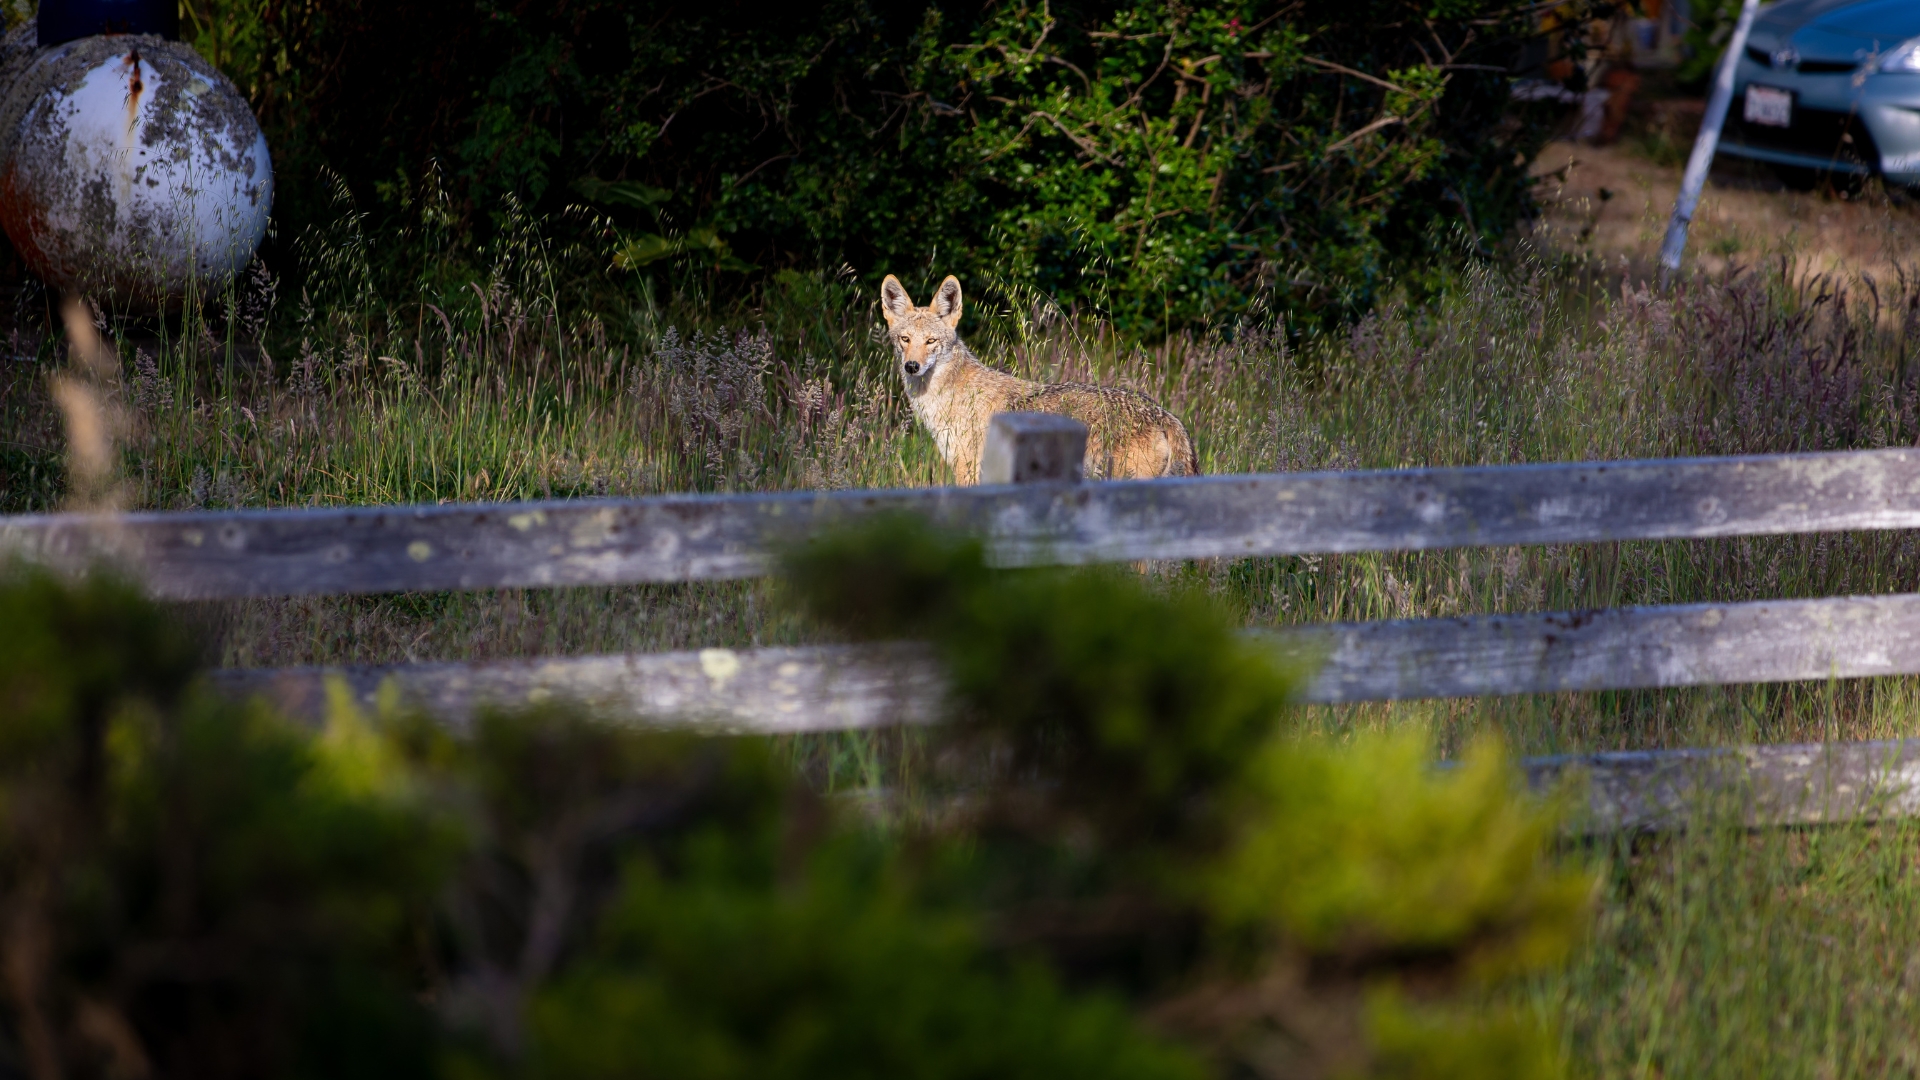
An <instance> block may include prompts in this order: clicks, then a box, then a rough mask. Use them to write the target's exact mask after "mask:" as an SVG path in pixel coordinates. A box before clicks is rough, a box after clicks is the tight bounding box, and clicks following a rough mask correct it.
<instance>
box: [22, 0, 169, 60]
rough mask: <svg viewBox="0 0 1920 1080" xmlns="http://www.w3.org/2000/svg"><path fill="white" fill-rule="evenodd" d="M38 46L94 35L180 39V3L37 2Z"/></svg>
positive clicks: (122, 0)
mask: <svg viewBox="0 0 1920 1080" xmlns="http://www.w3.org/2000/svg"><path fill="white" fill-rule="evenodd" d="M38 30H39V32H40V45H41V47H42V48H44V47H46V46H48V45H59V44H62V43H64V42H68V41H72V40H74V39H75V38H83V37H92V36H94V35H95V34H157V35H159V36H160V37H163V38H167V39H168V40H178V39H179V37H180V7H179V0H40V20H39V23H38Z"/></svg>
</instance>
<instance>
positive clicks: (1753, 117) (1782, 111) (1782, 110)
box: [1746, 86, 1793, 127]
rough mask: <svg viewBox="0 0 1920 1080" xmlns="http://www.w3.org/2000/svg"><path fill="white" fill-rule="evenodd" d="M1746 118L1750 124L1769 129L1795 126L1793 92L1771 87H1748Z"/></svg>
mask: <svg viewBox="0 0 1920 1080" xmlns="http://www.w3.org/2000/svg"><path fill="white" fill-rule="evenodd" d="M1746 118H1747V123H1749V124H1765V125H1766V126H1768V127H1792V126H1793V91H1791V90H1776V89H1774V88H1773V87H1771V86H1749V87H1747V108H1746Z"/></svg>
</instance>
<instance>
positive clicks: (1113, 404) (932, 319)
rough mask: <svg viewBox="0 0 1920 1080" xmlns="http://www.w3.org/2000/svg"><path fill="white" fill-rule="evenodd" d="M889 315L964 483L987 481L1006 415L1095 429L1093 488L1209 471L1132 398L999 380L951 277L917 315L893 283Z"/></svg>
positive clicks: (926, 411)
mask: <svg viewBox="0 0 1920 1080" xmlns="http://www.w3.org/2000/svg"><path fill="white" fill-rule="evenodd" d="M880 311H881V313H882V314H883V315H885V316H886V319H887V327H888V329H889V330H890V331H891V337H892V338H893V352H894V356H895V357H896V358H897V359H898V360H899V362H900V374H901V375H902V377H904V378H905V379H906V383H907V397H908V398H910V399H911V400H912V401H913V415H914V417H915V418H917V419H918V420H919V421H920V424H921V426H923V427H925V428H926V429H927V430H928V431H929V432H931V433H932V434H933V441H934V443H935V445H937V446H939V447H940V456H941V457H943V458H945V459H946V461H947V464H948V465H951V466H952V467H953V472H954V475H955V477H956V478H958V480H959V481H960V483H962V484H977V483H979V482H980V449H981V446H982V444H983V443H984V442H985V440H986V437H987V422H988V421H989V420H991V419H992V418H993V414H994V413H997V412H1050V413H1061V414H1063V415H1066V416H1071V417H1073V418H1074V419H1075V420H1078V421H1080V422H1081V423H1083V424H1085V425H1087V460H1086V475H1087V478H1088V479H1089V480H1134V479H1145V478H1149V477H1155V476H1194V475H1197V474H1198V473H1199V472H1200V462H1199V459H1198V457H1196V456H1195V454H1194V451H1193V440H1192V439H1191V438H1188V436H1187V429H1186V426H1185V425H1183V424H1182V423H1180V420H1179V418H1178V417H1176V416H1174V415H1173V414H1172V413H1170V412H1168V411H1167V410H1165V409H1163V408H1161V407H1160V406H1159V405H1157V404H1155V403H1154V402H1153V401H1152V400H1151V399H1149V398H1147V397H1146V396H1144V395H1142V394H1136V393H1134V392H1133V391H1131V390H1121V389H1119V388H1117V387H1111V386H1086V385H1084V384H1081V383H1052V384H1048V383H1037V382H1028V381H1027V380H1025V379H1022V378H1018V377H1016V376H1013V375H1009V374H1007V373H1006V372H1004V371H995V370H993V369H992V368H990V367H987V366H986V365H985V364H982V363H981V362H980V361H979V360H978V359H976V358H975V357H974V355H973V353H972V352H970V351H969V350H968V349H967V346H966V344H965V343H964V342H962V341H961V340H960V335H959V334H958V333H957V332H956V330H957V328H958V327H959V325H960V281H959V279H958V278H954V277H952V276H949V277H948V278H947V280H945V281H943V282H941V283H940V288H939V289H937V290H935V292H934V294H933V300H932V301H931V302H930V303H928V304H927V306H926V307H914V306H913V301H912V300H911V299H909V298H908V296H907V290H906V289H904V288H902V287H901V285H900V280H899V279H898V278H896V277H894V276H893V275H892V274H888V275H887V280H885V281H883V282H881V283H880Z"/></svg>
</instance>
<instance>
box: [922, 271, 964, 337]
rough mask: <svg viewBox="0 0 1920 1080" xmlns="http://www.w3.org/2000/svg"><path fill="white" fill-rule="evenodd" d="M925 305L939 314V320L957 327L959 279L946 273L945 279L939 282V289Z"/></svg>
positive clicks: (958, 316)
mask: <svg viewBox="0 0 1920 1080" xmlns="http://www.w3.org/2000/svg"><path fill="white" fill-rule="evenodd" d="M927 307H928V308H929V309H931V310H932V311H933V313H934V314H935V315H938V316H940V321H941V322H944V323H946V324H947V325H948V326H951V327H954V328H955V329H958V328H959V326H960V279H959V278H957V277H954V276H953V275H952V274H948V275H947V280H945V281H943V282H941V283H940V288H939V290H938V291H936V292H935V293H934V294H933V299H932V300H929V301H928V302H927Z"/></svg>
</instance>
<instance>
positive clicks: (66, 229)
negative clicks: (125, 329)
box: [0, 25, 273, 310]
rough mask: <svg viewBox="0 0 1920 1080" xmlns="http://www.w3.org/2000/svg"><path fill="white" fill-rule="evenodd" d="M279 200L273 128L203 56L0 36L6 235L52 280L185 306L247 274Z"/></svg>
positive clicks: (140, 304) (106, 294)
mask: <svg viewBox="0 0 1920 1080" xmlns="http://www.w3.org/2000/svg"><path fill="white" fill-rule="evenodd" d="M272 206H273V164H272V161H271V159H270V158H269V156H268V152H267V140H266V136H265V135H263V134H262V133H261V131H260V125H259V122H258V121H257V120H255V119H254V116H253V112H252V110H251V109H249V108H248V106H247V102H246V99H245V98H244V97H242V96H241V94H240V92H239V90H238V89H236V88H235V87H234V85H233V84H232V83H231V82H230V81H228V79H227V78H226V76H224V75H222V74H220V72H219V71H218V70H217V69H215V68H214V67H213V65H211V64H209V63H207V61H206V60H205V59H203V58H202V57H201V56H200V54H199V53H197V52H195V51H194V50H193V49H192V48H191V47H189V46H187V45H184V44H182V43H180V42H177V41H168V40H166V39H164V38H162V37H158V36H155V35H150V34H114V35H98V36H92V37H82V38H79V39H76V40H73V41H67V42H64V43H61V44H58V45H53V46H50V47H46V48H41V47H39V46H38V44H37V38H36V31H35V28H34V27H33V26H31V25H28V26H23V27H21V28H19V29H17V30H15V31H13V32H11V33H9V34H8V35H6V39H5V40H4V42H0V227H4V229H5V230H6V234H7V237H8V239H10V240H12V241H13V245H14V248H15V249H16V250H17V251H18V252H19V253H20V257H21V258H22V259H23V260H24V261H25V262H26V263H27V265H28V267H29V268H30V269H32V270H33V272H34V273H36V274H38V275H39V276H40V277H41V278H42V279H43V280H45V281H46V282H47V283H48V284H49V285H50V286H53V287H55V288H59V289H74V290H78V291H82V292H87V293H90V294H93V295H96V296H98V297H100V298H101V299H102V300H110V301H111V302H112V303H114V304H116V305H119V306H123V307H127V308H135V309H149V310H151V309H156V308H159V309H165V308H172V307H176V306H178V305H179V303H180V302H181V301H182V300H183V299H184V298H186V297H187V296H189V295H192V294H194V293H196V292H198V293H200V294H202V295H205V294H206V293H208V292H210V291H212V290H214V289H218V288H219V287H220V286H221V285H223V284H224V283H225V282H227V281H229V280H231V278H232V277H233V275H234V274H235V273H236V272H238V271H239V270H240V269H242V268H243V267H245V266H246V264H247V262H248V261H249V260H251V259H252V258H253V253H254V249H255V248H256V247H258V246H259V243H260V240H261V237H262V236H264V235H265V233H266V229H267V217H268V213H269V211H270V210H271V209H272Z"/></svg>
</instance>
